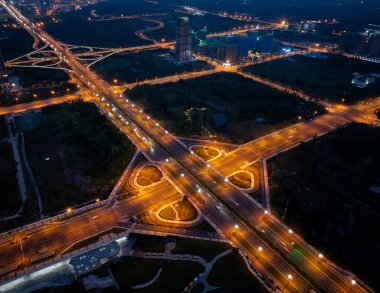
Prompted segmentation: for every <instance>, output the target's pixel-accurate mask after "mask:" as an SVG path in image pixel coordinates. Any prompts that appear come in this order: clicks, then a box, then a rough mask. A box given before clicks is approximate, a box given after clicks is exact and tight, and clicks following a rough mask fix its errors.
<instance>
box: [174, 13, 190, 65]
mask: <svg viewBox="0 0 380 293" xmlns="http://www.w3.org/2000/svg"><path fill="white" fill-rule="evenodd" d="M175 56H176V59H177V60H178V61H189V60H190V59H191V25H190V19H189V18H188V17H179V18H178V19H177V28H176V44H175Z"/></svg>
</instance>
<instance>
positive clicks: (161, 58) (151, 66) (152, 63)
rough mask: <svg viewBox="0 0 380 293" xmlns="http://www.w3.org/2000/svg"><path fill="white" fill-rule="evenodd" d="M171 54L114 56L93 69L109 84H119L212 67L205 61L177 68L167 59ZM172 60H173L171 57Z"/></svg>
mask: <svg viewBox="0 0 380 293" xmlns="http://www.w3.org/2000/svg"><path fill="white" fill-rule="evenodd" d="M170 54H172V53H171V52H170V51H168V50H154V51H144V52H139V53H133V54H119V55H113V56H111V57H109V58H107V59H105V60H104V61H100V62H98V63H95V64H94V66H92V69H93V70H94V71H95V72H96V73H98V74H99V75H100V76H101V77H102V78H103V79H105V80H106V81H108V82H109V83H114V79H116V80H118V84H121V83H133V82H136V81H142V80H145V79H152V78H156V77H163V76H167V75H173V74H176V73H183V72H189V71H199V70H206V69H211V66H210V65H208V64H207V63H206V62H203V61H197V62H190V63H184V64H182V65H180V66H177V65H176V64H173V63H171V62H169V61H168V60H166V59H165V58H167V57H168V55H170ZM171 59H173V58H172V57H171Z"/></svg>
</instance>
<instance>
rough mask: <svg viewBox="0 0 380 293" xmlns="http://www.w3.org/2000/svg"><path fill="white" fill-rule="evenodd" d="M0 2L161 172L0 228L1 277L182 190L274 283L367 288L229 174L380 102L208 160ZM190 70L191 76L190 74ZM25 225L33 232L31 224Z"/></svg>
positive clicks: (332, 113)
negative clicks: (74, 209) (34, 220)
mask: <svg viewBox="0 0 380 293" xmlns="http://www.w3.org/2000/svg"><path fill="white" fill-rule="evenodd" d="M1 4H2V5H3V6H4V7H5V9H6V10H7V11H8V13H9V14H11V15H12V17H14V18H15V19H16V20H17V21H18V22H19V23H20V24H21V25H23V27H24V28H25V29H27V30H28V31H29V32H30V33H31V34H32V35H34V36H36V37H38V38H40V39H41V40H42V41H43V42H45V43H46V44H47V45H48V46H49V47H50V48H51V49H52V50H53V51H54V52H56V54H57V56H58V58H60V59H61V60H62V62H64V63H65V64H66V65H67V66H68V67H69V68H70V69H71V71H72V74H74V75H75V77H76V79H77V80H78V82H79V83H80V84H81V87H82V88H86V90H85V91H84V93H82V95H84V96H85V97H86V99H88V100H91V101H92V102H94V103H96V104H97V106H98V107H99V109H100V110H101V111H102V112H103V113H105V114H106V115H108V116H109V118H110V119H111V120H112V121H113V122H114V124H115V125H116V126H117V127H118V128H119V129H120V130H121V131H122V132H124V133H125V134H126V135H127V136H128V138H129V139H130V140H131V141H132V142H133V143H134V144H135V145H136V146H137V148H138V149H139V150H140V151H141V152H142V153H143V154H144V155H145V156H146V157H147V158H148V160H149V161H151V162H154V163H155V164H157V165H158V166H159V167H160V169H161V170H162V171H163V173H164V174H165V177H166V180H165V181H164V182H162V183H160V184H159V185H158V186H157V185H155V186H154V188H151V189H150V188H146V189H144V192H143V194H141V195H139V196H136V197H131V198H127V199H124V200H121V201H119V200H116V199H115V198H113V199H109V200H108V201H106V202H105V203H99V204H98V205H97V208H95V209H93V210H90V211H89V212H88V213H83V214H79V215H78V216H71V215H67V217H68V218H67V220H64V221H58V222H57V221H54V220H51V221H50V223H49V224H42V223H41V225H42V226H41V227H43V229H41V230H30V231H31V233H28V227H26V228H24V229H22V231H23V232H20V230H16V231H13V232H12V231H10V232H9V233H3V234H2V235H1V236H0V238H1V239H3V240H0V263H1V265H2V266H3V267H4V268H7V270H4V271H3V272H5V273H3V274H2V276H1V277H2V278H3V280H6V279H7V278H10V277H11V276H12V275H13V274H14V273H15V272H20V273H22V270H23V268H24V266H25V265H27V266H28V265H29V266H30V265H32V264H33V258H34V257H36V256H38V255H39V254H40V253H41V251H53V252H54V254H52V255H51V256H57V255H58V254H61V253H62V252H63V251H64V250H65V249H67V248H68V247H69V246H70V245H71V244H72V243H73V242H75V241H77V240H80V239H83V238H86V237H88V236H89V235H94V234H96V233H99V232H101V231H105V230H108V229H111V228H112V227H115V226H123V225H127V224H125V223H124V224H123V222H121V220H122V219H124V218H128V217H131V216H133V215H138V214H141V213H142V212H144V211H146V210H149V209H151V208H152V207H154V206H156V205H162V204H164V203H165V202H168V201H172V200H175V199H177V198H180V197H181V196H182V195H186V196H188V197H190V198H192V199H193V201H194V202H195V203H196V205H197V207H198V208H199V209H200V210H201V212H202V214H203V215H204V216H205V218H206V219H207V220H208V221H209V222H211V223H213V225H215V226H216V227H218V230H219V231H220V232H221V233H222V235H223V237H224V238H225V239H228V240H229V241H231V242H232V243H234V245H236V246H237V247H239V248H240V249H241V250H242V251H244V252H245V253H246V254H247V255H248V256H249V257H250V259H252V260H254V265H255V267H256V268H257V269H258V270H259V271H262V272H264V274H265V275H266V276H268V277H270V278H272V279H274V280H276V283H278V284H280V286H281V288H283V290H284V291H287V292H312V291H311V290H315V291H321V292H348V291H350V292H367V291H368V288H365V287H364V284H362V283H360V282H359V281H358V280H355V279H353V276H352V275H351V274H349V273H346V272H343V271H341V270H340V269H339V268H337V267H336V266H335V265H333V264H331V263H330V262H329V261H328V260H323V261H321V257H320V252H318V251H316V250H315V249H314V248H312V247H310V246H309V245H308V244H307V243H306V242H305V241H304V240H302V239H301V238H300V237H299V236H298V235H296V234H295V233H294V232H293V231H292V230H291V229H290V228H289V227H286V226H285V225H283V224H282V223H281V222H280V221H279V220H277V219H276V218H274V217H273V216H271V215H270V214H269V213H267V212H266V208H265V207H263V206H261V205H260V204H259V203H258V202H256V201H254V200H253V199H252V198H250V197H249V196H248V195H247V194H245V193H244V192H242V191H241V190H239V189H238V188H236V187H235V186H234V185H232V184H231V183H230V182H229V180H228V176H229V175H230V174H232V173H233V172H234V171H236V170H240V169H244V168H246V167H248V166H250V165H251V164H253V163H256V162H258V161H259V160H264V159H268V158H270V157H272V156H274V155H276V154H278V153H280V152H283V151H285V150H287V149H289V148H292V147H295V146H297V145H299V144H300V143H301V142H305V141H308V140H310V139H313V138H314V137H318V136H321V135H324V134H325V133H328V132H330V131H332V130H334V129H337V128H339V127H342V126H344V125H347V124H348V123H351V122H364V123H370V124H373V125H377V126H379V122H378V121H376V120H374V118H373V116H372V114H373V111H374V110H376V109H377V107H378V105H379V101H378V100H374V101H372V102H369V104H365V105H362V104H359V105H355V106H352V107H349V106H343V105H329V107H328V113H327V114H324V115H321V116H318V117H316V118H315V119H313V120H311V121H306V122H301V123H299V124H296V125H293V126H291V127H288V128H286V129H283V130H280V131H278V132H275V133H272V134H269V135H267V136H265V137H262V138H259V139H256V140H254V141H251V142H249V143H246V144H244V145H241V146H239V147H238V148H236V149H235V150H233V151H231V152H228V153H226V154H225V155H223V156H221V157H219V158H217V159H215V160H212V161H211V162H206V161H204V160H203V159H201V158H200V157H198V156H196V155H195V154H194V153H193V152H192V151H191V150H190V149H189V148H188V146H187V145H186V144H184V143H183V142H182V141H181V140H180V139H178V138H177V137H175V136H173V135H171V134H170V133H169V132H168V131H167V130H165V129H164V128H162V127H161V125H160V124H159V123H158V122H156V121H155V120H154V119H153V118H152V117H150V116H149V115H147V114H146V113H145V112H144V110H143V109H141V108H140V107H139V106H137V105H136V104H135V103H133V102H132V101H130V100H129V99H128V97H126V96H124V95H123V94H121V93H120V92H119V91H118V90H115V89H113V88H112V87H111V86H110V85H108V84H107V83H106V82H104V81H103V80H101V79H100V78H99V77H98V76H97V75H95V74H94V73H93V72H92V71H91V70H90V69H89V68H88V67H86V66H85V65H83V64H82V63H81V62H79V61H78V59H77V56H75V55H74V54H73V53H72V52H70V50H66V48H65V47H64V46H63V45H62V44H61V43H59V42H57V41H56V40H54V39H53V38H52V37H51V36H50V35H48V34H47V33H46V32H44V31H43V30H42V29H41V28H40V27H38V26H36V25H34V24H33V23H32V22H30V21H29V20H28V19H26V18H25V17H23V16H22V15H21V14H20V13H19V12H18V11H17V10H16V9H15V8H14V7H13V6H12V5H9V4H8V3H6V2H4V1H1ZM200 74H201V73H200ZM193 75H195V76H196V75H197V74H193ZM193 75H191V76H190V77H189V78H193V77H194V76H193ZM166 80H170V78H166ZM153 84H154V83H153ZM62 100H64V98H62ZM33 103H35V104H33V105H32V104H29V105H27V104H25V105H24V106H21V105H20V106H18V107H14V108H11V110H9V109H8V112H6V111H5V110H3V109H0V110H3V111H4V112H3V113H10V112H11V111H15V112H20V111H22V109H24V110H28V109H33V108H35V107H38V106H44V105H47V104H49V102H33ZM36 103H37V104H36ZM52 103H53V102H52ZM20 108H21V109H20ZM44 222H45V223H46V220H45V221H44ZM30 229H35V225H34V226H33V228H30ZM168 233H170V232H168ZM173 233H174V232H173ZM20 235H21V236H20ZM16 239H18V240H19V241H16ZM21 242H22V245H21ZM20 246H21V250H20ZM295 246H296V247H297V249H299V250H302V251H303V253H302V254H301V257H300V258H299V259H297V260H294V259H292V258H291V257H289V254H288V253H287V251H288V250H289V249H293V248H294V247H295ZM284 247H285V249H284ZM9 268H14V269H13V270H10V269H9Z"/></svg>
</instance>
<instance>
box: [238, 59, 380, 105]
mask: <svg viewBox="0 0 380 293" xmlns="http://www.w3.org/2000/svg"><path fill="white" fill-rule="evenodd" d="M324 56H326V57H327V58H311V57H307V56H296V57H292V58H288V59H280V60H276V61H272V62H268V63H263V64H260V65H257V66H252V67H248V68H246V69H245V71H247V72H252V73H253V74H255V75H259V76H262V77H264V78H267V79H270V80H272V81H278V82H280V83H282V84H286V85H290V86H291V87H294V88H298V89H301V90H303V91H304V92H305V93H307V94H308V95H310V96H313V97H316V98H321V99H328V100H331V101H333V102H341V99H342V98H344V99H345V103H354V102H356V101H359V100H360V99H363V98H367V97H374V96H379V95H380V81H379V80H377V82H376V83H374V84H370V85H368V86H367V87H366V88H364V89H359V88H357V87H356V86H355V85H353V84H351V80H352V78H353V73H354V72H358V73H360V74H368V73H379V65H378V64H376V63H371V62H366V61H361V60H357V59H350V58H346V57H342V56H339V55H324Z"/></svg>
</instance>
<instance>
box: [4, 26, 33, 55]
mask: <svg viewBox="0 0 380 293" xmlns="http://www.w3.org/2000/svg"><path fill="white" fill-rule="evenodd" d="M0 31H1V34H0V35H1V39H0V48H1V53H2V54H3V58H4V61H9V60H11V59H14V58H17V57H19V56H22V55H24V54H26V53H28V52H30V51H32V50H33V49H32V45H33V38H32V37H31V36H30V35H29V34H28V32H27V31H26V30H24V29H21V28H3V27H2V28H1V29H0Z"/></svg>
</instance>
